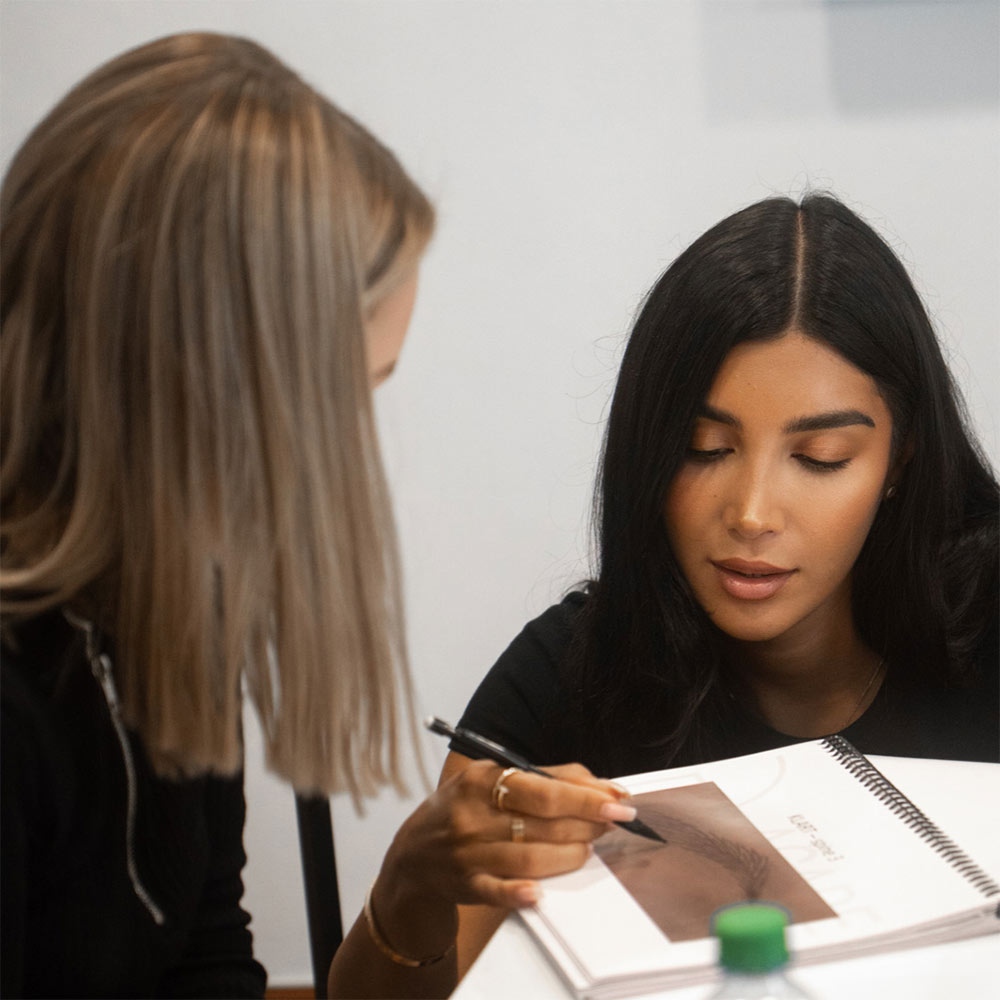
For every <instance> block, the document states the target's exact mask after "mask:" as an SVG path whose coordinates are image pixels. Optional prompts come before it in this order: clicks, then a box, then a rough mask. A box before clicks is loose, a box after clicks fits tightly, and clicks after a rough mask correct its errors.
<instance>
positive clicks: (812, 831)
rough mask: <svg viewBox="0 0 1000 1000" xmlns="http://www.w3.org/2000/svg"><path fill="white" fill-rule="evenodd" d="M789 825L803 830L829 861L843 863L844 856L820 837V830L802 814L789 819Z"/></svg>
mask: <svg viewBox="0 0 1000 1000" xmlns="http://www.w3.org/2000/svg"><path fill="white" fill-rule="evenodd" d="M788 821H789V823H791V824H792V826H794V827H796V828H797V829H798V830H801V831H802V833H804V834H805V835H806V836H807V837H808V838H809V843H810V844H812V846H813V847H814V848H815V849H816V850H817V851H819V853H820V854H822V855H823V857H824V858H825V859H826V860H827V861H843V860H844V856H843V855H842V854H838V853H837V852H836V850H835V849H834V848H832V847H831V846H830V845H829V844H828V843H827V842H826V841H825V840H823V839H822V838H821V837H820V836H819V830H817V829H816V827H815V826H814V825H813V824H812V823H810V822H809V820H807V819H806V818H805V816H803V815H801V814H798V813H797V814H796V815H794V816H789V817H788Z"/></svg>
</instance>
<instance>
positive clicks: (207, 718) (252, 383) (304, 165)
mask: <svg viewBox="0 0 1000 1000" xmlns="http://www.w3.org/2000/svg"><path fill="white" fill-rule="evenodd" d="M0 211H2V235H3V239H2V273H0V281H2V337H0V374H2V381H3V395H2V401H0V416H2V429H0V433H2V438H0V443H2V448H3V455H2V463H0V500H2V504H3V526H2V534H3V542H2V544H3V557H4V568H3V571H2V573H0V585H2V608H3V611H4V614H5V617H6V618H7V621H8V623H10V622H15V623H16V621H17V620H18V619H23V618H25V617H30V616H34V615H37V614H39V613H41V612H43V611H45V610H47V609H50V608H54V607H58V606H61V605H69V606H72V607H74V608H77V609H83V610H85V611H89V612H90V613H91V614H92V615H94V616H95V617H96V618H97V621H98V624H99V625H100V626H101V627H102V628H104V629H105V630H106V631H107V632H108V633H109V634H110V636H111V637H112V639H113V644H114V662H115V671H116V676H117V679H118V682H119V684H120V686H121V689H122V703H123V708H124V712H125V716H126V719H127V721H128V722H129V723H130V725H132V726H133V727H134V728H135V729H136V730H137V731H138V732H139V733H140V735H141V737H142V738H143V741H144V744H145V746H146V748H147V750H148V752H149V753H150V755H151V757H152V759H153V760H154V762H155V764H156V766H157V768H158V770H159V771H160V772H161V773H180V774H198V773H203V772H206V771H214V772H218V773H231V772H233V771H234V770H236V769H238V768H239V767H240V766H241V762H242V745H241V728H240V719H241V677H245V680H246V684H247V689H248V691H249V693H250V696H251V697H252V699H253V701H254V703H255V705H256V708H257V712H258V715H259V717H260V721H261V725H262V729H263V733H264V741H265V745H266V748H267V755H268V763H269V764H270V766H271V767H272V768H273V769H274V770H275V771H276V772H278V773H279V774H281V775H282V776H284V777H286V778H288V779H289V780H290V781H291V782H292V783H293V784H294V785H295V787H296V788H297V789H298V790H300V791H303V792H322V793H325V794H329V793H331V792H333V791H338V790H341V789H346V790H348V791H350V792H351V794H352V795H353V796H354V798H355V801H357V800H358V798H359V796H362V795H369V794H372V793H373V792H374V791H375V790H376V789H377V787H378V786H380V785H383V784H385V783H387V782H389V781H392V782H394V783H395V784H396V785H397V787H399V788H402V787H403V784H402V778H401V768H400V747H399V741H398V737H397V729H398V727H399V722H400V719H399V716H400V714H401V711H400V701H401V699H402V701H403V703H404V704H405V710H404V714H405V715H406V717H407V719H408V720H409V721H410V723H412V718H413V713H412V693H411V688H410V681H409V675H408V670H407V666H406V658H405V648H404V640H403V618H402V606H401V599H400V584H399V572H398V564H397V556H396V547H395V537H394V530H393V524H392V517H391V511H390V505H389V498H388V493H387V488H386V484H385V481H384V477H383V473H382V466H381V460H380V457H379V451H378V446H377V441H376V435H375V428H374V425H373V415H372V406H371V392H370V388H369V385H368V374H367V362H366V349H365V342H364V328H363V321H364V317H365V314H366V313H367V312H370V311H371V310H372V309H374V308H375V307H376V306H377V305H378V303H379V302H380V301H381V300H382V299H384V298H385V296H387V295H388V294H389V293H390V292H391V291H392V290H393V289H394V288H395V287H396V286H398V285H399V284H400V283H401V282H403V281H405V280H406V279H407V278H408V277H409V276H410V275H411V274H412V273H414V271H415V269H416V267H417V263H418V261H419V257H420V255H421V253H422V251H423V249H424V247H425V245H426V242H427V240H428V239H429V237H430V234H431V231H432V228H433V210H432V208H431V206H430V205H429V203H428V201H427V200H426V198H425V197H424V195H423V194H422V193H421V192H420V190H419V189H418V188H417V187H416V186H415V185H414V183H413V182H412V181H411V180H410V179H409V177H408V176H407V175H406V174H405V172H404V171H403V169H402V167H401V166H400V165H399V163H398V162H397V160H396V159H395V157H394V156H393V155H392V153H390V152H389V151H388V150H387V149H386V148H385V147H384V146H382V145H381V144H380V143H379V142H378V141H377V140H376V139H375V138H374V137H373V136H372V135H370V134H369V133H368V132H367V131H366V130H365V129H364V128H363V127H362V126H361V125H359V124H358V123H357V122H355V121H354V120H353V119H351V118H350V117H349V116H348V115H346V114H344V113H343V112H342V111H340V110H338V109H337V108H335V107H334V106H333V105H332V104H331V103H330V102H329V101H327V100H326V99H324V98H323V97H322V96H320V95H319V94H318V93H316V91H314V90H313V89H312V88H311V87H310V86H308V85H307V84H306V83H304V82H303V81H302V80H301V79H300V78H299V77H298V76H297V75H295V74H294V73H293V72H292V71H291V70H290V69H288V68H287V67H286V66H284V65H283V64H282V63H280V62H279V61H278V60H277V59H276V58H275V57H274V56H273V55H271V54H270V53H269V52H267V51H266V50H265V49H263V48H261V47H260V46H259V45H257V44H255V43H253V42H250V41H247V40H245V39H239V38H233V37H227V36H220V35H212V34H186V35H176V36H171V37H168V38H163V39H160V40H158V41H154V42H151V43H149V44H147V45H144V46H142V47H140V48H137V49H135V50H133V51H130V52H127V53H125V54H123V55H121V56H119V57H118V58H116V59H114V60H112V61H111V62H109V63H107V64H106V65H104V66H102V67H101V68H99V69H98V70H96V71H95V72H94V73H93V74H91V75H90V76H89V77H87V78H86V79H85V80H83V81H82V82H81V83H80V84H79V85H77V86H76V87H75V88H74V89H73V90H72V91H70V93H69V94H68V95H67V96H66V97H65V98H64V99H63V100H62V101H61V102H60V103H59V104H58V105H57V106H56V107H55V108H54V109H53V111H52V112H51V113H50V114H49V115H48V116H47V117H46V118H45V119H44V120H43V121H42V122H41V123H40V124H39V125H38V126H37V128H36V129H35V130H34V132H33V133H32V134H31V135H30V136H29V138H28V139H27V141H26V142H25V143H24V145H23V146H22V148H21V149H20V151H19V152H18V154H17V156H16V158H15V159H14V161H13V163H12V165H11V167H10V170H9V172H8V174H7V177H6V178H5V180H4V184H3V192H2V205H0Z"/></svg>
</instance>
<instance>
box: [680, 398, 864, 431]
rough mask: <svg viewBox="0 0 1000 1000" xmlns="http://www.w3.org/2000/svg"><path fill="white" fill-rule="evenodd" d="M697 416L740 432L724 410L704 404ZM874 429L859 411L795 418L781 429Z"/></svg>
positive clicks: (733, 419)
mask: <svg viewBox="0 0 1000 1000" xmlns="http://www.w3.org/2000/svg"><path fill="white" fill-rule="evenodd" d="M698 416H700V417H704V418H705V419H706V420H713V421H715V422H716V423H719V424H726V425H728V426H729V427H735V428H736V429H737V430H741V429H742V427H743V423H742V421H741V420H740V419H739V418H738V417H736V416H734V415H733V414H732V413H729V412H727V411H726V410H719V409H716V407H714V406H709V405H708V403H704V404H703V405H702V407H701V409H700V410H699V411H698ZM859 425H860V426H863V427H874V426H875V421H874V420H872V418H871V417H870V416H868V414H867V413H862V412H861V410H830V411H829V412H828V413H815V414H812V415H811V416H808V417H796V418H795V419H794V420H789V421H788V423H787V424H785V426H784V427H782V428H781V430H782V432H783V433H785V434H801V433H802V432H803V431H829V430H834V429H835V428H837V427H857V426H859Z"/></svg>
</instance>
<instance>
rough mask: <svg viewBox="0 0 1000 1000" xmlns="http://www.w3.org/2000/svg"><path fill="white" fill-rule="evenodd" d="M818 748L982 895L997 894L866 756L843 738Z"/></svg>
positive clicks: (826, 741) (984, 875)
mask: <svg viewBox="0 0 1000 1000" xmlns="http://www.w3.org/2000/svg"><path fill="white" fill-rule="evenodd" d="M821 743H822V745H823V746H824V747H825V748H826V749H827V750H828V751H829V752H830V753H831V754H833V756H834V757H836V758H837V760H838V761H839V762H840V763H841V764H843V765H844V767H846V768H847V770H848V771H850V773H851V774H852V775H854V777H855V778H857V779H858V781H860V782H861V784H862V785H864V786H865V788H867V789H868V790H869V791H870V792H871V793H872V794H873V795H874V796H875V797H876V798H877V799H879V800H880V801H881V802H883V803H885V805H887V806H888V807H889V809H890V810H891V811H892V812H894V813H895V814H896V815H897V816H898V817H899V818H900V819H901V820H902V821H903V822H904V823H905V824H906V825H907V826H908V827H909V828H910V829H911V830H913V832H914V833H916V834H917V836H919V837H921V838H922V839H923V840H924V841H926V842H927V843H928V844H929V845H930V847H931V848H932V849H933V850H935V851H936V852H937V853H938V854H940V855H941V857H942V858H944V860H945V861H947V862H948V864H949V865H951V867H952V868H954V869H955V870H956V871H957V872H958V873H959V874H960V875H961V876H962V877H963V878H964V879H965V880H966V881H968V882H971V883H972V885H974V886H975V887H976V888H977V889H978V890H979V891H980V892H981V893H982V894H983V895H984V896H998V895H1000V885H997V883H996V882H994V881H993V879H992V878H991V877H990V876H989V875H988V874H987V873H986V872H984V871H983V869H982V868H980V867H979V865H977V864H976V863H975V862H974V861H973V860H972V858H970V857H969V855H968V854H966V853H965V851H963V850H962V849H961V848H960V847H959V846H958V845H957V844H956V843H955V842H954V841H953V840H952V839H951V838H950V837H949V836H947V834H945V833H944V831H943V830H941V828H940V827H939V826H937V825H936V824H935V823H933V822H932V821H931V820H930V819H929V818H928V817H927V815H926V814H925V813H923V812H922V811H921V810H920V809H918V808H917V807H916V806H915V805H914V804H913V803H912V802H911V801H910V800H909V799H908V798H907V797H906V796H905V795H904V794H903V793H902V792H901V791H900V790H899V789H898V788H897V787H896V786H895V785H894V784H893V783H892V782H891V781H890V780H889V779H888V778H887V777H886V776H885V775H884V774H883V773H882V772H881V771H880V770H879V769H878V768H877V767H875V765H874V764H872V762H871V761H870V760H868V758H867V757H865V756H864V754H862V753H861V752H860V751H859V750H858V749H857V748H856V747H855V746H854V744H852V743H851V742H850V741H849V740H846V739H844V737H843V736H827V737H826V738H825V739H823V740H822V741H821Z"/></svg>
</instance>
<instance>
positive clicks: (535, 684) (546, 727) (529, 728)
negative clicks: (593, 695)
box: [460, 591, 586, 763]
mask: <svg viewBox="0 0 1000 1000" xmlns="http://www.w3.org/2000/svg"><path fill="white" fill-rule="evenodd" d="M585 601H586V597H585V595H584V594H583V593H581V592H579V591H574V592H573V593H571V594H568V595H567V596H566V597H565V598H563V600H562V601H560V602H559V603H558V604H555V605H553V606H552V607H550V608H548V609H547V610H546V611H544V612H543V613H542V614H540V615H539V616H538V617H537V618H534V619H532V620H531V621H530V622H528V624H527V625H525V626H524V628H523V629H522V630H521V631H520V632H519V633H518V635H516V636H515V637H514V639H513V640H512V641H511V643H510V645H508V646H507V648H506V649H505V650H504V651H503V653H501V655H500V657H499V659H497V661H496V663H494V665H493V666H492V668H491V669H490V670H489V672H488V673H487V674H486V676H485V677H484V678H483V680H482V682H481V683H480V684H479V686H478V688H477V689H476V691H475V693H474V694H473V696H472V698H471V700H470V701H469V704H468V706H467V707H466V709H465V712H464V713H463V715H462V718H461V721H460V725H461V726H462V727H464V728H466V729H472V730H474V731H476V732H478V733H481V734H482V735H484V736H488V737H489V738H490V739H493V740H496V741H497V742H499V743H502V744H503V745H504V746H507V747H509V748H510V749H511V750H517V751H518V752H520V753H522V754H524V755H525V756H527V757H528V758H529V759H535V760H542V761H544V762H546V763H564V762H565V760H567V759H569V758H568V757H565V756H564V755H565V753H566V751H565V750H564V749H563V747H562V745H561V740H560V739H559V738H558V731H559V729H558V726H557V725H556V722H557V720H558V719H559V717H560V714H561V712H562V709H563V706H564V705H565V694H564V689H563V683H562V677H561V669H560V668H561V666H562V663H563V661H564V659H565V657H566V653H567V651H568V650H569V646H570V642H571V640H572V638H573V635H574V631H575V627H576V623H577V621H578V619H579V615H580V611H581V609H582V608H583V606H584V603H585ZM561 755H562V756H561Z"/></svg>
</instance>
